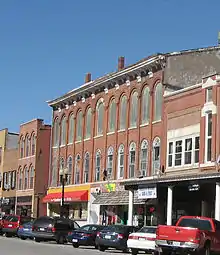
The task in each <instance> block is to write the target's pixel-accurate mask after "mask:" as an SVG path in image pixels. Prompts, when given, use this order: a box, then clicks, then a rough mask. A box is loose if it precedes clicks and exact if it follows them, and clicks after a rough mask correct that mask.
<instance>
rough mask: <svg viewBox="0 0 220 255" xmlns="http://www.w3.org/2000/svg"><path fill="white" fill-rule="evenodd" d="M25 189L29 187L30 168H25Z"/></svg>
mask: <svg viewBox="0 0 220 255" xmlns="http://www.w3.org/2000/svg"><path fill="white" fill-rule="evenodd" d="M24 189H28V168H27V167H25V169H24Z"/></svg>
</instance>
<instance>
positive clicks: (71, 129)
mask: <svg viewBox="0 0 220 255" xmlns="http://www.w3.org/2000/svg"><path fill="white" fill-rule="evenodd" d="M73 139H74V115H73V114H71V115H70V117H69V134H68V144H72V143H73Z"/></svg>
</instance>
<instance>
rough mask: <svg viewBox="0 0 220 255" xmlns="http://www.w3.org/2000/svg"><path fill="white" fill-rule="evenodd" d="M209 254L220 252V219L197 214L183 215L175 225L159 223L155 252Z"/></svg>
mask: <svg viewBox="0 0 220 255" xmlns="http://www.w3.org/2000/svg"><path fill="white" fill-rule="evenodd" d="M195 252H199V254H205V255H209V254H210V253H211V252H217V253H219V252H220V221H217V220H214V219H211V218H207V217H197V216H182V217H180V219H179V220H178V221H177V223H176V225H175V226H167V225H159V226H158V228H157V232H156V250H155V253H160V254H161V253H162V254H170V253H174V254H175V253H186V254H192V253H195Z"/></svg>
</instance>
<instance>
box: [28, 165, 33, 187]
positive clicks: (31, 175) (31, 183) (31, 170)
mask: <svg viewBox="0 0 220 255" xmlns="http://www.w3.org/2000/svg"><path fill="white" fill-rule="evenodd" d="M29 172H30V186H29V187H30V189H33V188H34V167H33V166H31V167H30V170H29Z"/></svg>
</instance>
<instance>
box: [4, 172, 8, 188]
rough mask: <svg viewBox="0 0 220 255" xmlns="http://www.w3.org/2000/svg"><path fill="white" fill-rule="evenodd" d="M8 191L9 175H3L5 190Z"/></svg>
mask: <svg viewBox="0 0 220 255" xmlns="http://www.w3.org/2000/svg"><path fill="white" fill-rule="evenodd" d="M6 189H8V173H6V172H5V173H3V190H6Z"/></svg>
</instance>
